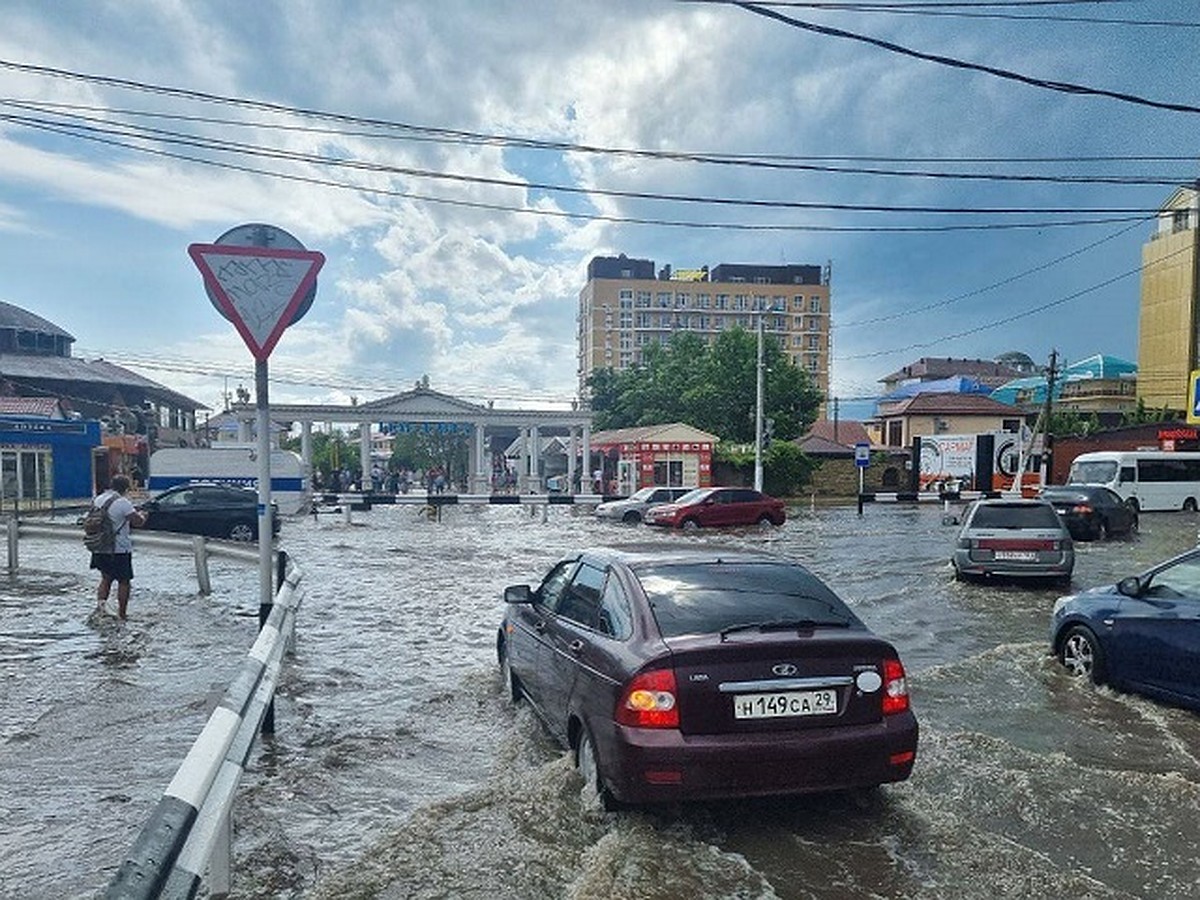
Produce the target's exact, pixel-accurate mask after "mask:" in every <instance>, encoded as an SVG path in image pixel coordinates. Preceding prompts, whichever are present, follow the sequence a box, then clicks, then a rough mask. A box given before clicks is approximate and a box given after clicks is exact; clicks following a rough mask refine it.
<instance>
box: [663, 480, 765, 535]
mask: <svg viewBox="0 0 1200 900" xmlns="http://www.w3.org/2000/svg"><path fill="white" fill-rule="evenodd" d="M786 519H787V509H786V507H785V506H784V504H783V501H782V500H777V499H775V498H774V497H770V496H768V495H766V494H764V493H762V492H761V491H755V490H751V489H750V488H733V487H713V488H696V490H694V491H689V492H688V493H686V494H684V495H683V496H682V497H680V498H679V499H678V500H676V501H675V502H674V503H666V504H663V505H662V506H655V507H653V508H652V509H649V510H647V511H646V514H645V522H646V524H647V525H661V526H664V527H666V528H699V527H701V526H704V527H705V528H709V527H715V526H720V525H755V524H757V525H782V524H783V523H784V521H785V520H786Z"/></svg>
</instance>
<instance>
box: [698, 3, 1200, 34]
mask: <svg viewBox="0 0 1200 900" xmlns="http://www.w3.org/2000/svg"><path fill="white" fill-rule="evenodd" d="M694 2H700V3H714V2H723V0H694ZM1096 2H1097V0H1079V4H1087V5H1089V6H1094V5H1095V4H1096ZM759 5H760V6H770V7H776V8H778V7H786V8H790V9H811V10H813V11H814V12H848V13H885V14H894V15H909V16H929V17H943V18H964V19H994V20H1001V21H1010V22H1043V23H1044V22H1049V23H1064V24H1068V25H1076V24H1081V25H1122V26H1125V25H1128V26H1132V27H1153V28H1200V23H1196V22H1184V21H1179V20H1164V19H1109V18H1102V17H1098V16H1073V15H1047V14H1045V13H1041V14H1035V15H1028V14H1023V13H1011V12H987V11H981V10H990V9H1005V8H1014V7H1020V8H1028V7H1036V6H1059V5H1077V4H1074V3H1071V4H1042V3H1029V2H1015V3H822V2H804V0H766V2H762V3H760V4H759Z"/></svg>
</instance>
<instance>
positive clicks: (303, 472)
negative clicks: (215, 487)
mask: <svg viewBox="0 0 1200 900" xmlns="http://www.w3.org/2000/svg"><path fill="white" fill-rule="evenodd" d="M193 481H212V482H216V483H218V484H237V485H241V486H243V487H250V488H255V489H257V488H258V448H257V447H256V446H254V445H252V444H228V445H218V446H216V447H207V448H191V447H168V448H165V449H163V450H157V451H155V452H154V453H152V454H150V475H149V477H148V478H147V479H146V490H147V491H148V492H149V493H150V496H151V497H154V496H156V495H158V494H160V493H162V492H163V491H165V490H166V489H167V488H172V487H175V486H176V485H179V484H188V483H190V482H193ZM271 499H272V500H273V501H274V502H275V504H276V505H277V506H278V507H279V512H280V513H281V514H283V515H296V514H298V513H306V512H308V511H309V508H310V506H311V504H312V485H311V481H310V479H309V475H308V467H307V466H305V465H304V461H303V460H301V458H300V455H299V454H297V453H293V452H292V451H290V450H272V451H271Z"/></svg>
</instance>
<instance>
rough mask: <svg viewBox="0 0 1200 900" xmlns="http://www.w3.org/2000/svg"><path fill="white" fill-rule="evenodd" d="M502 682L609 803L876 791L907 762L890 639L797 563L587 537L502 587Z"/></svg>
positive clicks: (904, 703) (910, 758) (906, 768)
mask: <svg viewBox="0 0 1200 900" xmlns="http://www.w3.org/2000/svg"><path fill="white" fill-rule="evenodd" d="M504 599H505V601H506V603H507V606H506V609H505V615H504V620H503V622H502V624H501V627H500V629H499V631H498V633H497V647H496V649H497V653H498V655H499V660H500V666H501V670H502V672H503V677H504V681H505V689H506V691H510V692H511V695H512V697H513V699H514V700H522V699H524V700H527V701H528V702H530V703H531V704H532V705H533V707H534V709H535V710H536V711H537V713H538V714H539V717H540V718H541V719H542V721H543V722H544V723H545V724H546V726H547V728H548V729H549V730H550V732H551V733H552V734H553V736H554V737H555V738H556V739H557V740H558V741H559V742H560V743H561V744H562V745H563V746H564V747H568V748H570V749H571V750H572V751H573V752H574V756H575V762H576V764H577V765H578V767H579V769H580V772H581V774H582V775H583V776H584V779H585V781H586V782H587V784H588V785H589V787H590V789H591V790H592V791H593V792H594V794H595V795H596V796H598V797H599V799H600V800H601V801H602V802H604V803H605V804H606V805H612V804H614V803H618V802H623V803H658V802H674V801H682V800H701V799H711V798H733V797H754V796H768V795H776V794H796V793H805V792H811V791H828V790H843V789H854V788H864V787H874V786H876V785H879V784H883V783H885V782H893V781H902V780H904V779H905V778H907V777H908V776H909V773H911V772H912V768H913V762H914V760H915V758H916V750H917V720H916V718H915V716H914V715H913V712H912V710H911V708H910V706H909V697H908V688H907V686H906V683H905V676H904V667H903V665H901V663H900V658H899V656H898V655H897V653H896V650H895V648H894V647H893V646H892V645H891V644H890V643H888V642H887V641H885V640H883V639H882V638H879V637H876V636H875V635H874V634H872V633H871V632H870V631H869V630H868V629H867V627H866V626H865V625H864V624H863V623H862V622H861V621H860V620H859V619H858V618H857V617H856V616H855V615H854V613H853V612H851V610H850V609H849V607H847V606H846V605H845V603H843V602H842V601H841V600H840V599H839V598H838V597H837V595H835V594H834V593H833V592H832V591H831V590H830V589H829V588H828V587H826V586H825V585H824V584H823V583H822V582H821V581H820V580H819V579H818V578H817V577H816V576H815V575H813V574H812V573H811V572H809V571H808V570H807V569H805V568H804V567H803V566H801V565H798V564H796V563H792V562H789V561H787V560H784V559H780V558H778V557H774V556H770V555H766V554H759V553H751V552H745V551H730V550H729V549H727V548H726V549H721V550H720V551H713V550H705V549H700V548H684V549H668V550H666V551H664V549H663V548H662V547H661V546H660V547H633V548H629V547H626V548H597V549H593V550H588V551H585V552H583V553H580V554H577V555H573V556H570V557H568V558H566V559H563V560H562V561H560V562H559V563H558V564H557V565H555V566H554V567H553V568H552V569H551V570H550V572H549V574H548V575H547V576H546V577H545V579H544V580H543V581H542V583H541V584H540V585H539V586H538V587H537V588H533V587H531V586H530V585H524V584H522V585H515V586H512V587H509V588H507V589H506V590H505V592H504Z"/></svg>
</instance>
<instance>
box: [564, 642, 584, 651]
mask: <svg viewBox="0 0 1200 900" xmlns="http://www.w3.org/2000/svg"><path fill="white" fill-rule="evenodd" d="M567 649H568V650H570V651H571V652H572V653H579V651H581V650H582V649H583V641H581V640H578V639H576V640H573V641H571V643H569V644H567Z"/></svg>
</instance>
